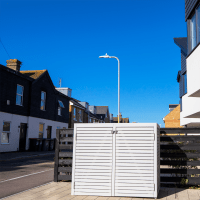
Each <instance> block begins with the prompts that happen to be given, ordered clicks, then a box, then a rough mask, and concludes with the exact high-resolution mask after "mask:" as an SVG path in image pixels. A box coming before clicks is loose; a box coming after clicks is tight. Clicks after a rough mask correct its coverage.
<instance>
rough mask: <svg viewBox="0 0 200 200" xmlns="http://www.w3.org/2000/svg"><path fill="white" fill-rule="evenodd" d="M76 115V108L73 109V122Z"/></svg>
mask: <svg viewBox="0 0 200 200" xmlns="http://www.w3.org/2000/svg"><path fill="white" fill-rule="evenodd" d="M76 117H77V115H76V107H74V108H73V120H74V121H77V119H76Z"/></svg>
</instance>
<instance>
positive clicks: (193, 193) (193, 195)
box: [187, 189, 199, 200]
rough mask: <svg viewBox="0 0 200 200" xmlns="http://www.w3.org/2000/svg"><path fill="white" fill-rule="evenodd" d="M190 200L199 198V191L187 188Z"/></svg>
mask: <svg viewBox="0 0 200 200" xmlns="http://www.w3.org/2000/svg"><path fill="white" fill-rule="evenodd" d="M187 192H188V196H189V199H190V200H199V195H198V191H197V190H195V189H187Z"/></svg>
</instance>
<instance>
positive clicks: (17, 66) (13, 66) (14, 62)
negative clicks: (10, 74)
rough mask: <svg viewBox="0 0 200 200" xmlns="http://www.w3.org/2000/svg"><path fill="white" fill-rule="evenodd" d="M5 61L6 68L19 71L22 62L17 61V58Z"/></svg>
mask: <svg viewBox="0 0 200 200" xmlns="http://www.w3.org/2000/svg"><path fill="white" fill-rule="evenodd" d="M6 63H7V67H8V68H10V69H13V70H15V71H17V72H19V71H20V67H21V64H22V62H21V61H19V60H17V59H10V60H6Z"/></svg>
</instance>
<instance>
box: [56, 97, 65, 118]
mask: <svg viewBox="0 0 200 200" xmlns="http://www.w3.org/2000/svg"><path fill="white" fill-rule="evenodd" d="M62 108H65V107H64V105H63V102H62V101H60V100H58V115H60V116H61V113H62Z"/></svg>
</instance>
